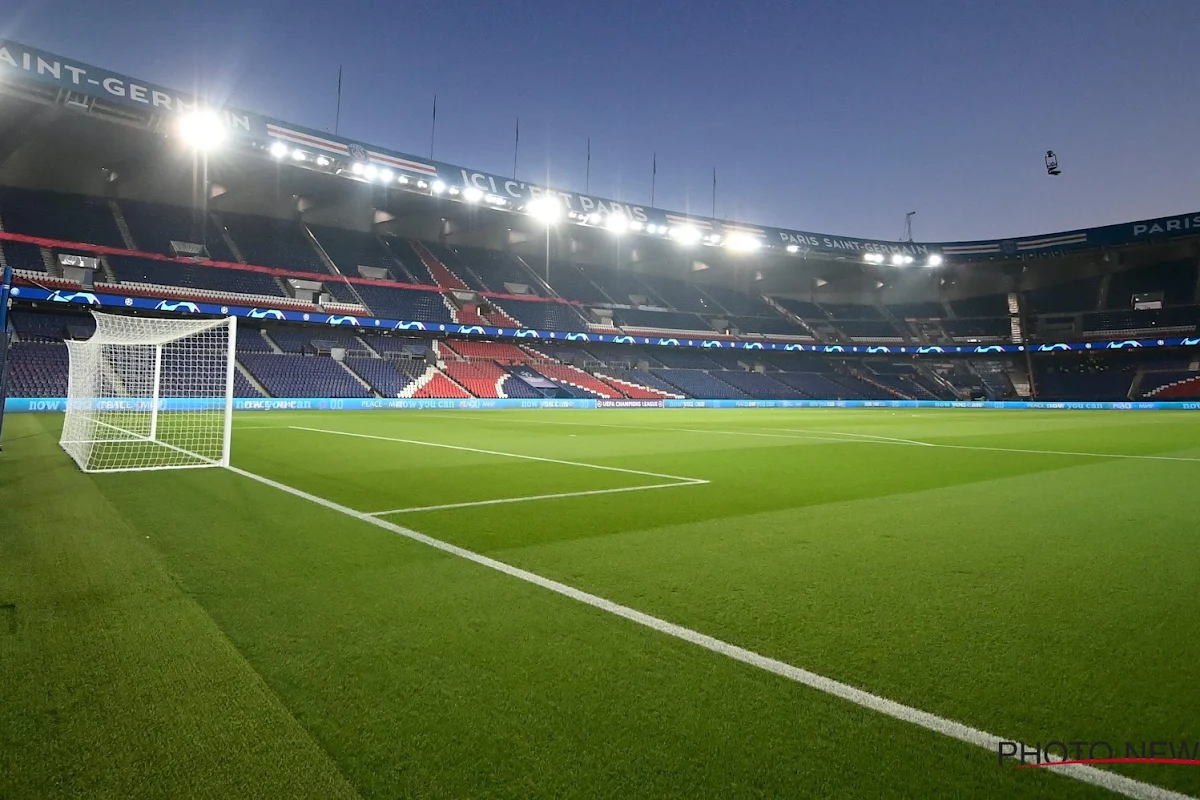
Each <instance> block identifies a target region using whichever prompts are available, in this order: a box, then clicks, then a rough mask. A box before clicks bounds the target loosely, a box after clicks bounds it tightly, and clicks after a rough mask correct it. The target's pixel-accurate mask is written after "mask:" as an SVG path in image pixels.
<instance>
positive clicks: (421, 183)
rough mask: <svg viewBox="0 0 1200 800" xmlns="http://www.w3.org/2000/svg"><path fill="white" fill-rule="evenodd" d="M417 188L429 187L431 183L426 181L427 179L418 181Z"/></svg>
mask: <svg viewBox="0 0 1200 800" xmlns="http://www.w3.org/2000/svg"><path fill="white" fill-rule="evenodd" d="M417 188H418V189H428V188H429V184H428V183H426V182H425V181H417Z"/></svg>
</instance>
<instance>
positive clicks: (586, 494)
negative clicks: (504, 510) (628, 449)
mask: <svg viewBox="0 0 1200 800" xmlns="http://www.w3.org/2000/svg"><path fill="white" fill-rule="evenodd" d="M706 483H708V481H705V480H700V479H699V478H696V479H694V480H690V481H687V482H686V483H685V482H676V483H652V484H650V485H649V486H622V487H620V488H617V489H591V490H588V491H584V492H560V493H558V494H535V495H529V496H526V497H502V498H500V499H497V500H472V501H471V502H467V503H444V504H442V505H439V506H419V507H417V508H395V509H392V510H391V511H375V512H372V513H370V514H368V515H367V516H369V517H387V516H391V515H392V514H414V513H417V512H420V511H448V510H450V509H454V508H474V507H476V506H499V505H506V504H508V503H528V502H530V501H532V500H559V499H561V498H565V497H591V496H592V495H598V494H619V493H621V492H644V491H646V490H648V489H673V488H675V487H676V486H702V485H704V484H706Z"/></svg>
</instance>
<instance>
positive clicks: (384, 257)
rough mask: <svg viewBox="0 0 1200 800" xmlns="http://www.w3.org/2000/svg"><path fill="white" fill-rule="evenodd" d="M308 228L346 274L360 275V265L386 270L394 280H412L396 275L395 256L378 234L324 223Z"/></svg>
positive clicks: (401, 281) (402, 275)
mask: <svg viewBox="0 0 1200 800" xmlns="http://www.w3.org/2000/svg"><path fill="white" fill-rule="evenodd" d="M308 229H309V231H311V232H312V235H313V237H314V238H315V239H316V240H317V243H318V244H320V245H321V247H322V249H324V250H325V254H326V255H327V256H329V258H330V260H331V261H333V263H334V264H336V265H337V268H338V269H339V270H340V271H341V273H342V274H343V275H349V276H350V277H358V275H359V272H358V268H359V267H372V268H374V269H384V270H387V272H388V275H389V276H390V277H391V279H392V280H394V281H397V282H399V283H405V282H407V281H408V280H409V277H408V276H407V275H404V274H403V273H401V274H396V273H398V272H400V270H399V269H398V267H399V265H398V264H397V263H396V259H395V258H394V257H393V256H392V255H391V253H389V252H388V250H387V248H386V247H384V246H383V244H382V243H381V242H380V241H379V239H378V238H377V237H376V236H374V235H372V234H370V233H362V232H361V231H353V230H344V229H342V228H329V227H325V226H321V225H309V226H308Z"/></svg>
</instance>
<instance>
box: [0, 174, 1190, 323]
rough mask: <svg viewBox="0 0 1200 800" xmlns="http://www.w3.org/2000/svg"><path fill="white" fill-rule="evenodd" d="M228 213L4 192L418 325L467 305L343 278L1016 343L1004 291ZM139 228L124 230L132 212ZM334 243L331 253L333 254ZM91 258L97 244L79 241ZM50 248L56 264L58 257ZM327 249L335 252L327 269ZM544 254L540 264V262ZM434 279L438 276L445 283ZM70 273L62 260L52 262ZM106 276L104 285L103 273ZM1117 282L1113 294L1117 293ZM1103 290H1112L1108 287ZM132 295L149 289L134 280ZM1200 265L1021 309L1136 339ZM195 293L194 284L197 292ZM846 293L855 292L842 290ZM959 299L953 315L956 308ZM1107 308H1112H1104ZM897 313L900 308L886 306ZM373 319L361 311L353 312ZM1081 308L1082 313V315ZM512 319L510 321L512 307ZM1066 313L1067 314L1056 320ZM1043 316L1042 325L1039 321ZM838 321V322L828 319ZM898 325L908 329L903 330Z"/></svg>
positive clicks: (504, 308)
mask: <svg viewBox="0 0 1200 800" xmlns="http://www.w3.org/2000/svg"><path fill="white" fill-rule="evenodd" d="M213 211H214V213H212V214H209V215H207V216H206V217H205V218H203V219H199V218H197V215H196V213H195V210H194V209H191V208H186V207H172V206H165V205H156V204H149V203H143V202H139V201H133V200H125V199H118V200H109V199H105V198H96V197H85V196H81V195H70V194H61V193H54V192H46V191H31V190H24V189H13V188H8V189H0V224H2V227H3V229H4V230H5V231H9V232H13V233H17V234H26V235H32V236H36V237H41V238H48V239H55V240H63V241H66V242H83V243H90V244H94V245H102V246H104V247H107V248H114V249H125V248H134V249H137V250H142V251H149V252H156V253H160V254H163V255H171V254H172V247H171V242H172V241H194V240H196V239H200V240H202V242H203V243H204V244H205V245H206V246H207V248H208V251H209V254H210V255H211V257H212V258H213V259H215V260H217V261H237V260H244V261H245V262H246V263H247V264H249V265H256V266H265V267H273V268H277V269H286V270H291V271H297V272H299V273H302V274H303V273H308V274H311V275H312V276H313V277H314V279H319V280H322V281H323V282H326V287H327V289H328V290H329V292H330V293H331V294H332V295H333V297H334V299H335V300H336V301H337V302H339V303H345V304H365V305H366V306H367V307H368V309H369V313H371V314H373V315H375V316H380V317H385V318H392V319H403V320H407V321H420V322H433V323H442V322H453V321H455V316H456V312H454V311H452V310H451V309H450V308H448V307H447V305H446V303H445V302H444V301H443V300H442V298H441V297H440V295H439V294H438V293H437V292H429V293H412V292H411V291H410V290H404V289H397V288H395V287H387V286H379V285H366V284H363V285H359V284H350V283H347V282H345V281H343V280H341V279H340V278H338V277H335V276H334V275H333V274H331V273H337V272H341V273H342V274H343V275H346V276H350V277H355V276H357V274H358V268H359V267H360V266H362V267H372V268H375V269H382V270H385V271H386V273H387V275H389V276H390V277H391V278H393V279H394V280H396V281H398V282H401V283H420V284H424V285H427V286H431V287H440V288H443V289H445V288H447V287H451V286H459V285H465V286H467V287H469V288H471V289H474V290H476V291H483V292H491V293H511V292H518V293H519V292H520V289H519V287H521V286H523V287H526V289H527V291H529V292H530V293H532V294H533V295H542V296H546V295H553V294H557V295H559V296H561V297H563V298H567V299H569V300H572V301H581V302H583V303H585V304H589V303H590V304H617V305H634V306H643V305H649V306H656V307H662V308H666V309H669V310H666V311H653V310H647V309H645V308H631V309H616V310H615V315H614V318H613V319H614V321H615V323H616V324H618V325H620V326H622V327H628V328H632V329H634V330H656V331H663V332H666V333H667V334H668V335H671V333H674V332H682V331H696V332H700V333H708V332H709V331H713V332H716V331H717V330H718V329H719V330H721V331H723V330H725V328H724V327H722V326H720V325H716V322H717V321H718V320H724V321H725V322H726V323H727V324H728V325H729V326H731V327H732V328H733V329H735V330H736V331H738V332H739V333H741V334H751V335H753V334H764V335H775V336H796V337H805V336H807V335H808V334H809V332H808V331H806V330H804V328H802V327H800V326H798V325H796V324H794V323H793V322H791V321H789V320H788V319H787V318H786V317H785V316H783V315H781V314H780V313H779V312H778V309H777V306H776V305H775V302H777V303H778V304H779V305H780V306H782V307H785V308H787V309H788V310H789V312H790V313H792V314H794V315H797V316H799V317H801V318H803V319H804V320H806V323H807V324H808V325H810V326H811V327H812V330H813V332H815V334H816V335H817V336H818V337H820V338H827V339H828V340H832V341H844V340H845V337H849V338H850V339H852V340H862V341H870V340H886V341H889V342H898V341H900V340H901V339H908V340H909V341H912V340H914V339H918V340H921V341H924V340H925V339H924V337H926V336H927V337H929V338H928V340H929V341H942V339H941V337H940V333H939V332H938V327H937V326H936V325H925V324H924V323H919V326H920V327H921V330H920V331H917V330H914V329H911V327H910V326H909V325H908V324H907V323H904V322H898V323H893V322H892V321H891V320H890V319H888V316H889V314H890V315H891V316H895V317H897V318H899V319H901V320H903V319H905V318H908V319H932V320H936V321H937V324H938V325H941V326H942V330H943V331H944V332H945V334H947V335H948V336H949V337H951V338H955V339H983V338H987V339H993V340H1002V341H1003V340H1007V339H1008V337H1009V335H1010V330H1011V329H1010V326H1009V324H1008V314H1009V309H1008V302H1007V297H1006V295H1004V294H1001V293H996V294H992V295H986V296H983V297H976V298H967V299H961V300H952V301H949V302H948V304H947V303H946V302H943V301H938V300H928V299H927V300H924V301H920V302H910V303H896V304H891V305H889V306H886V307H880V306H878V305H877V304H873V303H871V302H868V301H867V300H866V299H865V298H864V299H863V300H862V301H860V302H858V303H845V302H839V303H834V302H825V301H823V300H820V299H819V297H818V298H817V299H816V302H814V301H813V300H812V299H811V298H810V299H809V300H791V299H787V298H777V300H776V301H773V302H768V301H766V300H764V299H763V298H762V297H761V296H760V295H759V294H757V293H756V291H755V283H754V282H752V281H748V279H746V276H745V275H743V276H742V277H741V278H739V281H740V285H739V286H738V290H734V289H733V288H731V287H730V286H720V285H716V284H714V283H710V281H716V280H721V279H726V280H728V279H729V275H728V274H725V275H724V276H722V271H721V270H720V269H714V270H711V271H709V272H705V273H698V274H696V275H690V274H688V275H666V274H657V273H646V272H641V271H639V269H635V268H634V267H633V266H626V267H624V268H622V269H614V268H608V267H604V266H597V265H579V264H569V263H562V262H554V263H552V264H551V265H550V270H549V278H548V283H547V282H545V281H544V280H543V277H544V276H543V275H542V273H543V272H544V266H545V265H544V264H542V263H531V264H526V263H525V262H523V261H522V259H521V258H520V257H518V256H517V255H515V254H513V253H508V252H500V251H491V250H485V249H479V248H474V247H468V246H465V245H453V246H448V245H445V244H441V243H438V242H415V241H410V240H406V239H401V238H397V237H395V236H392V235H390V234H379V235H377V234H376V233H374V232H356V231H351V230H343V229H339V228H335V227H329V226H318V225H309V224H307V223H304V222H302V221H300V220H298V219H284V220H281V219H274V218H268V217H263V216H255V215H249V214H240V213H234V212H226V211H224V210H222V209H221V208H220V203H219V201H218V202H217V203H215V204H214V210H213ZM122 220H124V223H125V224H126V225H127V230H126V229H125V228H123V226H122V224H121V221H122ZM59 250H61V251H64V252H70V251H71V247H70V246H67V245H62V246H59V245H54V246H53V249H47V250H46V251H45V252H43V250H42V249H41V248H40V247H39V246H38V245H35V244H30V243H22V242H11V241H6V242H3V243H2V244H0V255H2V256H3V259H4V261H5V262H6V263H9V264H11V265H12V266H14V267H16V268H18V269H21V270H23V271H33V272H45V270H46V267H45V263H46V260H47V259H49V260H50V261H52V260H53V258H54V256H55V254H56V252H57V251H59ZM322 251H323V252H324V256H323V255H322ZM81 252H86V249H84V250H81ZM43 256H45V257H46V258H45V259H44V258H43ZM325 256H328V259H329V263H327V262H326V260H325ZM535 261H536V259H535ZM106 263H107V264H108V266H109V268H110V269H111V272H112V274H113V276H114V277H115V278H116V280H118V281H119V282H121V283H125V284H155V285H165V286H178V287H180V288H181V289H184V290H191V291H192V292H193V293H197V292H199V293H201V294H203V293H207V292H222V293H227V294H247V295H257V296H269V297H287V293H286V287H285V286H284V285H281V284H280V282H279V281H278V280H276V279H275V278H274V276H272V275H269V274H267V273H264V272H256V271H254V270H244V271H236V270H232V269H225V268H216V267H204V266H196V265H192V264H186V263H182V262H160V261H154V260H150V259H145V258H141V257H138V256H134V255H120V254H110V255H107V256H106ZM434 273H436V275H437V279H436V281H435V278H434ZM51 274H52V275H57V274H58V273H57V268H56V267H52V268H51ZM96 278H97V280H98V281H100V282H103V281H104V278H103V276H102V275H101V274H97V276H96ZM1105 287H1107V288H1105ZM1102 290H1103V293H1102ZM130 291H131V292H133V293H136V292H137V291H138V289H137V288H136V287H133V288H131V289H130ZM1196 291H1197V264H1196V263H1195V260H1194V259H1189V260H1181V261H1168V262H1162V263H1155V264H1149V265H1144V266H1139V267H1135V268H1132V269H1127V270H1123V271H1119V272H1114V273H1112V274H1111V275H1108V276H1092V277H1088V278H1083V279H1079V280H1075V281H1072V282H1068V283H1060V284H1056V285H1051V286H1047V287H1042V288H1038V289H1032V290H1027V291H1025V292H1024V293H1023V298H1022V310H1023V312H1024V313H1025V314H1026V316H1027V318H1026V319H1025V320H1024V329H1025V332H1026V334H1027V335H1032V336H1033V337H1034V338H1037V337H1041V338H1043V339H1045V338H1050V337H1063V336H1070V335H1080V334H1084V335H1089V336H1094V335H1107V334H1112V335H1114V336H1115V335H1122V334H1126V333H1131V332H1134V331H1156V330H1165V329H1172V330H1183V331H1189V330H1193V329H1194V326H1195V325H1196V323H1197V322H1198V321H1200V320H1197V311H1196V305H1195V301H1196ZM1155 293H1161V294H1162V295H1163V298H1164V302H1165V304H1166V306H1167V308H1166V309H1164V310H1162V311H1138V312H1135V311H1133V310H1132V309H1130V307H1129V306H1130V303H1131V300H1132V297H1133V295H1135V294H1155ZM191 296H193V295H189V294H188V292H186V291H185V292H183V293H182V297H183V298H184V299H187V298H189V297H191ZM839 299H845V298H844V297H840V298H839ZM488 302H490V301H485V302H484V303H483V304H482V306H481V310H482V316H480V315H477V314H476V313H475V312H474V310H473V307H468V306H464V308H463V309H462V310H461V311H460V312H458V313H457V318H458V321H459V322H463V323H465V324H481V325H482V324H492V325H497V326H500V327H512V326H513V325H514V324H519V325H520V326H522V327H528V328H535V329H543V330H557V331H586V330H588V323H587V322H586V320H587V319H592V318H594V317H591V316H589V314H590V312H588V311H586V310H585V309H583V308H579V309H578V310H577V309H576V308H575V307H573V306H570V305H563V304H559V303H539V302H534V301H533V299H532V298H531V299H530V300H520V299H512V300H510V299H506V298H500V299H499V300H497V301H495V303H494V306H495V309H496V313H493V312H490V311H487V310H486V309H487V308H488V304H487V303H488ZM947 305H948V306H949V308H950V309H952V313H950V311H948V310H947ZM1101 306H1103V308H1102V307H1101ZM885 309H886V310H885ZM352 313H360V312H357V311H355V312H352ZM1080 314H1082V317H1081V318H1080V317H1078V316H1077V315H1080ZM502 315H503V316H502ZM1056 315H1057V316H1056ZM1039 317H1040V318H1041V319H1039ZM830 320H832V323H831V322H830ZM898 326H899V327H898Z"/></svg>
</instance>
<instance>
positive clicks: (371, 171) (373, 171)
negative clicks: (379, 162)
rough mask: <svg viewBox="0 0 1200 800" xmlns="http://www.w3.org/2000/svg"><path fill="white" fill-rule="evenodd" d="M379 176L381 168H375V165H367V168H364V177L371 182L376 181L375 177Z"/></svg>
mask: <svg viewBox="0 0 1200 800" xmlns="http://www.w3.org/2000/svg"><path fill="white" fill-rule="evenodd" d="M378 174H379V167H377V166H375V165H374V164H367V166H366V167H364V168H363V177H364V178H366V179H367V180H369V181H373V180H375V176H377V175H378Z"/></svg>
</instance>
